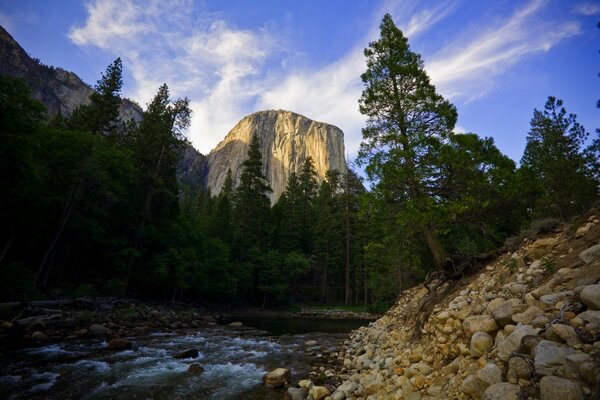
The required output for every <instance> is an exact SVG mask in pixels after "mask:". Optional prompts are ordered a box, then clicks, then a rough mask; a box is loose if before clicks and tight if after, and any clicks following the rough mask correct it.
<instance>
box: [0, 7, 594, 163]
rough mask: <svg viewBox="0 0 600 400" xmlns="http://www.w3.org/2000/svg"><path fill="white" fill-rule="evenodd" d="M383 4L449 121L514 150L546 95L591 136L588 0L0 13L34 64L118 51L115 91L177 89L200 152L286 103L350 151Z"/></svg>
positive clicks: (91, 72) (91, 70)
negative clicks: (453, 115)
mask: <svg viewBox="0 0 600 400" xmlns="http://www.w3.org/2000/svg"><path fill="white" fill-rule="evenodd" d="M386 12H389V13H390V14H391V15H392V17H393V18H394V21H395V22H396V24H397V25H398V26H399V27H400V28H401V29H402V30H403V32H404V33H405V35H406V36H407V37H408V38H409V43H410V45H411V48H412V50H413V51H415V52H418V53H420V54H421V55H422V56H423V60H424V61H425V68H426V70H427V71H428V73H429V74H430V76H431V78H432V81H433V83H434V84H435V85H436V86H437V88H438V91H439V92H440V93H441V94H442V95H443V96H445V97H446V98H448V99H449V100H450V101H452V102H453V103H454V104H455V105H456V107H457V108H458V113H459V119H458V124H457V131H463V132H475V133H477V134H479V135H480V136H491V137H493V138H494V139H495V141H496V144H497V146H498V147H499V148H500V150H501V151H503V152H504V153H505V154H507V155H508V156H510V157H511V158H513V159H514V160H516V161H518V160H519V159H520V158H521V155H522V153H523V149H524V146H525V137H526V134H527V131H528V128H529V120H530V119H531V116H532V113H533V109H534V108H538V109H541V108H543V106H544V103H545V101H546V98H547V96H549V95H553V96H556V97H559V98H561V99H563V100H564V103H565V106H566V108H567V110H568V111H569V112H572V113H575V114H577V115H578V120H579V122H581V123H582V124H583V125H584V126H585V127H586V129H587V130H588V131H589V132H590V133H591V136H594V135H596V134H595V132H594V131H595V129H596V128H599V127H600V110H599V109H597V108H596V107H595V104H596V101H597V100H598V99H600V78H599V77H598V73H599V72H600V54H599V53H598V51H599V50H600V30H599V29H598V28H597V27H596V24H597V23H598V21H600V2H597V1H587V0H581V1H580V0H573V1H567V0H563V1H558V0H555V1H552V0H523V1H514V0H512V1H509V0H495V1H468V0H463V1H460V0H446V1H425V0H422V1H419V0H397V1H394V0H387V1H368V0H353V1H348V0H339V1H334V0H319V1H316V0H305V1H291V0H290V1H281V0H260V1H259V0H255V1H251V0H236V1H234V0H228V1H191V0H154V1H141V0H90V1H75V0H54V1H40V0H20V1H11V0H0V24H1V25H2V26H4V27H5V28H6V29H7V30H8V31H9V32H10V33H11V34H12V35H13V37H14V38H15V39H16V40H17V41H18V42H19V43H20V44H21V45H22V46H23V47H24V48H25V50H26V51H27V52H29V53H30V54H31V55H32V56H34V57H38V58H40V59H41V60H42V62H44V63H46V64H50V65H55V66H60V67H63V68H65V69H68V70H71V71H73V72H75V73H77V74H78V75H79V76H80V77H81V78H82V79H83V80H84V81H86V82H88V83H91V84H94V83H95V82H96V80H97V79H98V78H99V77H100V74H101V73H102V72H103V71H104V70H105V69H106V66H107V65H108V64H109V63H110V62H111V61H112V60H114V59H115V58H116V57H121V58H122V59H123V62H124V67H125V76H124V80H125V85H124V89H123V94H124V95H125V96H127V97H130V98H132V99H134V100H136V101H138V102H139V103H140V104H142V105H144V104H146V103H147V102H148V101H149V100H150V99H151V98H152V96H153V95H154V93H155V92H156V90H157V88H158V87H159V85H160V84H161V83H163V82H166V83H167V84H168V85H169V87H170V89H171V93H172V95H173V97H179V96H188V97H189V98H190V99H191V106H192V109H193V111H194V117H193V121H192V126H191V128H190V130H189V133H188V135H189V138H190V140H191V141H192V143H193V144H194V145H195V147H197V148H198V149H199V150H200V151H202V152H203V153H208V151H210V149H212V148H213V147H214V146H215V145H216V144H217V143H218V142H219V141H220V140H221V139H222V138H223V137H224V136H225V134H226V133H227V132H228V131H229V130H230V129H231V128H232V127H233V126H234V125H235V123H236V122H237V121H238V120H240V119H241V118H242V117H244V116H245V115H247V114H250V113H252V112H254V111H258V110H262V109H287V110H290V111H295V112H298V113H300V114H303V115H306V116H307V117H309V118H312V119H315V120H319V121H323V122H327V123H331V124H333V125H336V126H338V127H340V128H341V129H342V130H343V131H344V133H345V139H346V148H347V152H348V153H349V156H350V158H353V157H354V156H355V155H356V151H357V149H358V145H359V143H360V139H361V128H362V127H363V126H364V121H365V119H364V117H363V116H361V115H360V113H359V112H358V98H359V97H360V93H361V91H362V88H363V86H362V82H361V81H360V74H361V73H362V72H364V70H365V62H364V56H363V53H362V52H363V49H364V48H365V47H366V46H367V45H368V43H369V41H372V40H375V39H376V38H377V37H378V26H379V23H380V22H381V19H382V17H383V15H384V14H385V13H386Z"/></svg>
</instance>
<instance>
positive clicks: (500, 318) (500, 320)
mask: <svg viewBox="0 0 600 400" xmlns="http://www.w3.org/2000/svg"><path fill="white" fill-rule="evenodd" d="M492 315H493V316H494V320H496V323H497V324H498V325H500V326H502V327H504V326H506V325H508V324H512V323H513V320H512V316H513V305H512V302H510V301H505V302H503V303H502V304H501V305H499V306H498V307H496V308H494V310H493V311H492Z"/></svg>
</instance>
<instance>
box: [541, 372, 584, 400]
mask: <svg viewBox="0 0 600 400" xmlns="http://www.w3.org/2000/svg"><path fill="white" fill-rule="evenodd" d="M540 399H541V400H583V399H584V398H583V392H582V391H581V387H580V386H579V385H578V384H577V383H575V382H573V381H570V380H568V379H564V378H559V377H557V376H545V377H543V378H542V379H541V380H540Z"/></svg>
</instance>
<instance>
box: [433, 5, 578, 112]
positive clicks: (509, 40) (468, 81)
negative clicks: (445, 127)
mask: <svg viewBox="0 0 600 400" xmlns="http://www.w3.org/2000/svg"><path fill="white" fill-rule="evenodd" d="M546 5H547V4H546V2H544V1H542V0H533V1H531V2H529V4H527V5H526V6H525V7H523V8H520V9H518V10H516V11H515V12H514V13H513V14H512V15H509V16H507V17H506V18H505V20H504V21H503V22H501V23H500V24H496V25H495V26H494V25H493V26H490V27H487V28H486V29H481V27H478V32H476V33H475V32H470V33H469V37H470V38H471V39H470V40H469V39H467V40H462V39H459V40H456V41H455V42H454V43H452V44H450V45H449V46H446V47H445V48H444V49H443V50H442V51H440V52H439V53H437V54H433V55H432V56H431V57H430V61H429V62H426V69H427V71H428V73H429V74H430V76H431V78H432V81H433V82H434V83H435V84H436V85H437V86H438V89H439V90H440V91H441V92H442V93H444V94H445V95H446V96H448V97H451V98H454V99H456V98H464V99H466V100H467V101H468V100H473V99H475V98H478V97H481V96H483V95H485V94H487V93H488V92H489V90H491V89H492V88H493V87H494V86H495V85H496V78H498V76H500V75H502V74H504V73H506V72H507V71H508V70H509V69H510V68H511V67H512V66H513V65H515V64H517V63H518V62H520V61H521V60H522V59H523V58H524V57H527V56H530V55H531V54H534V53H538V52H542V51H548V50H550V49H551V48H552V47H554V46H556V45H557V44H558V43H561V42H562V41H563V40H565V39H567V38H569V37H572V36H574V35H577V34H579V33H580V32H581V28H580V26H579V23H578V22H576V21H549V20H544V19H543V18H540V13H541V12H542V11H543V10H544V8H545V6H546Z"/></svg>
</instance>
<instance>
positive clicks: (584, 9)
mask: <svg viewBox="0 0 600 400" xmlns="http://www.w3.org/2000/svg"><path fill="white" fill-rule="evenodd" d="M573 11H574V12H575V13H576V14H580V15H585V16H591V15H598V14H600V4H596V3H587V2H586V3H579V4H576V5H575V6H574V7H573Z"/></svg>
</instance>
